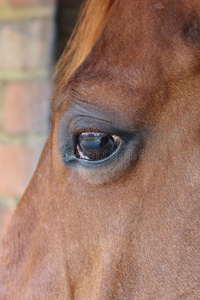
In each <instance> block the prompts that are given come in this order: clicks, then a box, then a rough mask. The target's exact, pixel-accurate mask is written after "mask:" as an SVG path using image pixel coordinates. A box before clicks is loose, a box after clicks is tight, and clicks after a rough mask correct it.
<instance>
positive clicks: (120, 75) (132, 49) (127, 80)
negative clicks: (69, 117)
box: [68, 0, 200, 116]
mask: <svg viewBox="0 0 200 300" xmlns="http://www.w3.org/2000/svg"><path fill="white" fill-rule="evenodd" d="M194 3H195V1H194ZM194 3H193V4H194ZM187 5H188V3H187V1H174V2H173V1H164V0H163V1H162V0H161V1H152V0H149V1H132V0H131V1H129V0H126V1H116V2H115V4H114V6H113V8H112V10H111V11H110V14H109V16H108V20H107V22H106V25H105V27H104V29H103V30H102V33H101V35H100V36H99V38H98V40H97V41H96V43H95V45H94V47H93V49H92V50H91V52H90V54H89V55H88V57H87V58H86V59H85V60H84V62H83V63H82V64H81V65H80V67H79V68H78V69H77V70H76V71H75V73H74V74H73V75H72V77H71V78H70V80H69V82H68V88H69V89H70V90H75V91H76V93H75V96H77V95H78V98H79V96H80V98H82V99H83V100H84V101H90V99H91V101H92V102H93V103H94V104H96V103H95V101H96V102H97V105H99V104H103V105H105V103H106V105H107V107H109V106H111V107H112V110H113V109H114V107H113V103H115V104H117V109H118V110H119V105H120V108H121V111H122V112H126V116H128V114H129V113H130V114H131V115H135V111H136V110H137V107H140V108H142V109H146V108H147V107H148V102H149V103H150V102H151V99H150V98H151V97H150V95H153V94H155V93H157V91H158V90H162V89H165V87H166V83H165V82H166V81H167V80H168V76H171V73H172V74H177V76H179V73H180V74H181V73H184V72H185V70H187V68H188V65H189V64H191V61H192V63H194V64H195V59H196V58H193V57H194V56H195V55H194V53H193V52H195V51H194V49H195V47H191V45H190V44H191V43H189V42H190V41H189V42H188V40H189V39H190V37H191V36H190V35H192V36H193V37H194V33H195V32H196V31H195V28H196V27H195V26H196V25H197V24H200V21H199V23H198V20H199V18H198V12H200V9H199V6H200V5H198V4H197V5H196V7H195V5H194V7H192V6H191V7H189V9H186V10H184V7H186V6H187ZM194 9H196V11H195V13H194ZM194 15H195V20H197V21H196V23H195V24H196V25H195V26H194V24H192V23H191V18H192V16H194ZM187 24H188V30H187V32H185V34H184V30H185V28H186V27H185V26H186V25H187ZM190 24H191V25H190ZM116 25H117V26H116ZM199 28H200V26H199ZM187 38H188V40H187ZM194 44H195V43H193V46H194ZM163 92H164V93H165V91H163ZM147 95H148V97H147ZM158 98H159V97H158ZM160 99H161V98H160ZM157 101H158V102H159V101H160V100H157ZM141 104H142V106H141Z"/></svg>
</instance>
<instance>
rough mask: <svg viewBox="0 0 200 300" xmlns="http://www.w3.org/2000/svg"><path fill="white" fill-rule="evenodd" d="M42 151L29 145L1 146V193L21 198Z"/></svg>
mask: <svg viewBox="0 0 200 300" xmlns="http://www.w3.org/2000/svg"><path fill="white" fill-rule="evenodd" d="M39 155H40V151H39V150H35V149H32V148H30V147H27V146H13V147H12V146H3V145H2V146H0V178H1V180H0V194H3V195H5V196H8V197H15V198H20V197H21V196H22V194H23V192H24V190H25V188H26V186H27V185H28V183H29V181H30V179H31V177H32V174H33V172H34V170H35V167H36V165H37V161H38V159H39Z"/></svg>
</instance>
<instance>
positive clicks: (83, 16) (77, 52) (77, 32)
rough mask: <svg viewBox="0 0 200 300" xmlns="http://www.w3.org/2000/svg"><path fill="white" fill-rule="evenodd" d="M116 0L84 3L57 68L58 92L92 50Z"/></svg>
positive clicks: (55, 78)
mask: <svg viewBox="0 0 200 300" xmlns="http://www.w3.org/2000/svg"><path fill="white" fill-rule="evenodd" d="M114 2H115V0H86V1H85V2H84V4H83V5H82V9H81V11H80V13H79V17H78V21H77V23H76V26H75V28H74V30H73V32H72V34H71V37H70V39H69V41H68V43H67V45H66V47H65V49H64V51H63V53H62V55H61V57H60V59H59V61H58V63H57V66H56V69H55V73H54V80H55V82H56V91H57V92H58V91H59V90H61V88H62V87H63V86H64V84H65V83H66V82H67V79H68V78H69V76H70V75H71V74H72V73H73V72H74V70H75V69H76V68H77V67H78V66H79V65H80V64H81V63H82V61H83V60H84V59H85V58H86V56H87V55H88V53H89V52H90V50H91V48H92V46H93V45H94V43H95V41H96V39H97V37H98V35H99V34H100V32H101V30H102V28H103V26H104V24H105V21H106V18H107V15H108V12H109V10H110V8H111V6H112V5H113V3H114ZM56 91H55V94H57V92H56Z"/></svg>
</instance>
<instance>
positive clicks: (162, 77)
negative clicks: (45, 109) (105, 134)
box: [0, 0, 200, 300]
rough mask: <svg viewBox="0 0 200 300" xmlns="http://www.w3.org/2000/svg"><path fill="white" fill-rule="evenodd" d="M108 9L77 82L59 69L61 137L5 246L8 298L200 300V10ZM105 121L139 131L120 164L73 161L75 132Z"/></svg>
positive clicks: (55, 136) (0, 269)
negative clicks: (68, 150) (70, 149)
mask: <svg viewBox="0 0 200 300" xmlns="http://www.w3.org/2000/svg"><path fill="white" fill-rule="evenodd" d="M98 1H99V0H98ZM98 1H92V3H93V9H94V6H95V3H96V4H97V3H98ZM105 2H106V1H105ZM88 3H89V2H88ZM102 3H103V2H102ZM106 7H107V8H106V9H105V10H104V13H103V14H102V15H101V17H100V19H98V20H99V21H98V22H97V27H96V29H94V32H95V33H94V32H93V33H92V35H91V36H90V38H89V40H90V41H91V42H90V44H89V47H86V48H85V49H86V50H85V52H84V54H83V57H82V58H80V59H79V58H77V57H79V56H78V54H77V56H76V55H75V54H74V56H73V59H72V61H73V64H72V66H71V67H70V70H74V68H75V66H77V65H78V68H76V70H75V71H74V72H73V74H71V76H70V77H69V78H68V80H67V77H68V75H67V73H65V56H63V58H62V61H61V63H60V67H59V68H60V69H58V70H59V72H60V73H61V74H62V75H61V79H59V82H60V86H59V90H58V91H57V92H58V93H57V94H56V95H55V101H54V106H53V117H52V127H51V133H50V136H49V138H48V141H47V143H46V146H45V148H44V151H43V154H42V156H41V159H40V162H39V164H38V168H37V170H36V172H35V174H34V176H33V179H32V181H31V182H30V185H29V187H28V189H27V190H26V192H25V194H24V196H23V198H22V200H21V202H20V203H19V206H18V208H17V210H16V213H15V215H14V217H13V219H12V222H11V225H10V228H9V231H8V234H7V236H6V238H5V240H4V242H3V246H2V252H1V262H0V299H9V300H10V299H16V300H18V299H28V300H29V299H34V300H35V299H48V300H51V299H52V300H54V299H59V300H64V299H67V300H72V299H75V300H79V299H81V300H97V299H102V300H108V299H110V300H125V299H126V300H132V299H134V300H147V299H153V300H161V299H163V300H168V299H169V300H183V299H184V300H186V299H187V300H197V299H198V298H199V294H200V293H199V282H200V276H199V275H200V272H199V271H200V270H199V265H200V264H199V250H200V238H199V220H200V218H199V192H200V185H199V174H200V164H199V147H200V144H199V134H200V131H199V128H200V123H199V120H200V118H199V116H200V105H199V98H200V54H199V49H200V37H199V24H200V22H199V20H200V4H199V1H197V0H194V1H189V0H177V1H174V0H173V1H172V0H161V1H159V2H158V1H154V0H140V1H133V0H123V1H122V0H121V1H120V0H119V1H115V2H114V3H113V5H112V6H111V8H110V10H109V9H108V8H109V7H110V5H109V6H107V5H106ZM91 9H92V8H91ZM90 14H91V13H90ZM89 17H91V15H88V18H89ZM89 19H90V18H89ZM89 19H88V20H89ZM93 20H94V19H93ZM103 20H104V21H103ZM102 21H103V23H105V24H103V23H101V22H102ZM88 22H89V23H90V21H88ZM83 23H84V21H83ZM89 23H88V24H89ZM100 24H103V27H102V26H100ZM84 27H85V26H84ZM86 27H87V26H86ZM100 27H102V30H101V29H100ZM89 28H90V27H89ZM96 32H100V35H99V36H98V38H97V33H96ZM86 36H87V35H86ZM86 40H87V39H85V41H86ZM77 43H78V42H77ZM93 43H94V45H93V47H92V49H91V51H90V52H89V53H88V51H89V49H90V47H91V46H92V44H93ZM83 47H85V43H84V44H83ZM75 48H77V47H75ZM73 51H75V50H73ZM77 51H78V50H77ZM73 53H74V52H73ZM87 53H88V55H87ZM69 55H71V54H69ZM85 56H86V57H85ZM67 57H69V56H67ZM82 60H83V61H82ZM81 61H82V63H81ZM69 73H71V71H69ZM69 73H68V74H69ZM64 74H65V75H64ZM63 78H64V79H63ZM65 81H67V83H66V84H64V82H65ZM84 120H85V121H84ZM84 122H85V123H84ZM105 124H106V126H107V127H106V128H107V129H106V130H107V131H109V132H110V134H115V132H114V131H117V132H126V133H127V132H128V133H129V135H130V137H129V138H128V141H127V143H126V147H125V150H124V152H123V153H122V154H120V155H119V157H118V159H117V160H113V161H112V162H110V163H109V164H106V165H101V166H99V167H95V168H86V167H84V166H82V165H81V164H80V163H79V164H78V165H76V166H75V167H71V166H69V165H65V164H64V163H63V161H62V158H61V151H62V150H60V148H62V146H63V144H64V146H66V145H67V146H69V145H70V144H71V143H72V140H73V134H75V133H76V132H77V131H78V132H79V131H84V130H85V127H87V129H89V130H99V131H104V129H101V128H104V127H105ZM116 128H117V129H116ZM133 132H134V133H133ZM135 132H137V133H138V135H139V137H140V139H141V143H140V144H139V145H138V144H137V143H136V141H135ZM122 136H124V133H122ZM133 137H134V138H133ZM135 154H136V156H134V155H135Z"/></svg>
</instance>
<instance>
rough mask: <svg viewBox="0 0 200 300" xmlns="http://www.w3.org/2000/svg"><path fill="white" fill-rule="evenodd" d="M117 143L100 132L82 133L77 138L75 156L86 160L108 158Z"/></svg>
mask: <svg viewBox="0 0 200 300" xmlns="http://www.w3.org/2000/svg"><path fill="white" fill-rule="evenodd" d="M118 145H119V142H118V140H116V139H115V138H114V137H113V136H111V135H108V134H107V133H102V132H83V133H81V134H80V135H79V136H78V140H77V146H76V156H77V157H78V158H81V159H87V160H101V159H104V158H106V157H108V156H110V155H111V154H112V153H113V152H114V151H115V149H116V148H117V147H118Z"/></svg>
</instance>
